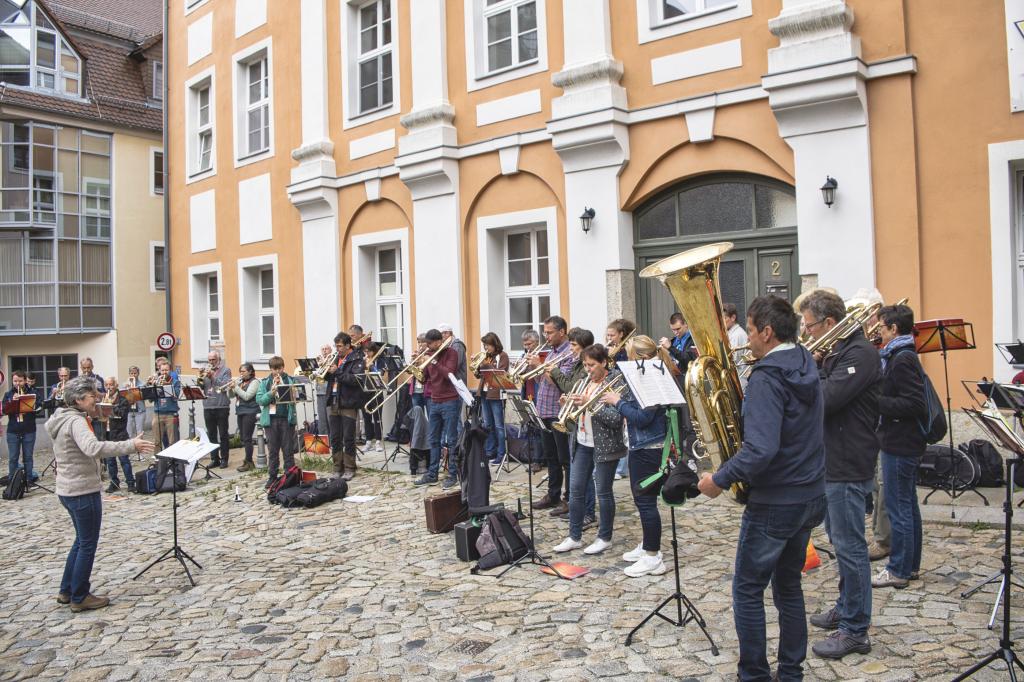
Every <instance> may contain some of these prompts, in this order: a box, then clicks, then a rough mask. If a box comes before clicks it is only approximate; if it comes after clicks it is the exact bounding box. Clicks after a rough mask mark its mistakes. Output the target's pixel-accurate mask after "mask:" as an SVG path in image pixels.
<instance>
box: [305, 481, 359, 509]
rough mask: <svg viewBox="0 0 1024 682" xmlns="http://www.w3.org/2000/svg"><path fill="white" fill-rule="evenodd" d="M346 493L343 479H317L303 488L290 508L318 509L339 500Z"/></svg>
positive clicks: (346, 486) (346, 487)
mask: <svg viewBox="0 0 1024 682" xmlns="http://www.w3.org/2000/svg"><path fill="white" fill-rule="evenodd" d="M347 493H348V483H346V482H345V479H343V478H319V479H317V480H316V481H314V482H313V484H312V485H310V486H305V487H303V488H302V492H300V493H299V494H298V495H297V496H296V497H295V504H294V505H292V506H296V507H305V508H307V509H309V508H311V507H319V506H320V505H321V504H324V503H326V502H332V501H334V500H340V499H341V498H343V497H345V495H346V494H347Z"/></svg>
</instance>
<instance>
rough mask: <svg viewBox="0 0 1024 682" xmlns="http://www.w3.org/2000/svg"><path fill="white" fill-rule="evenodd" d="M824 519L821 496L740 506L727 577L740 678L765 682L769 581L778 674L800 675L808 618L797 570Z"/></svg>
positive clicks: (768, 675) (785, 676) (786, 677)
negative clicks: (775, 615)
mask: <svg viewBox="0 0 1024 682" xmlns="http://www.w3.org/2000/svg"><path fill="white" fill-rule="evenodd" d="M824 518H825V496H824V495H822V496H821V497H818V498H816V499H813V500H811V501H810V502H807V503H804V504H758V503H753V502H752V503H749V504H747V507H746V509H745V510H744V511H743V520H742V522H741V523H740V535H739V539H738V540H737V543H736V568H735V571H734V573H733V578H732V604H733V620H734V622H735V624H736V636H737V637H738V639H739V644H740V660H739V665H738V671H739V678H740V680H742V681H744V682H747V681H748V680H749V681H751V682H752V681H754V680H757V681H759V682H760V681H763V682H768V681H769V680H770V679H771V668H769V667H768V653H767V647H768V644H767V636H766V633H765V615H764V591H765V588H767V587H768V583H769V582H771V584H772V597H773V599H774V601H775V608H776V609H777V610H778V612H779V656H778V660H779V669H778V672H779V679H780V680H799V679H802V676H803V669H802V663H803V661H804V659H805V658H806V657H807V620H806V613H805V611H804V593H803V590H802V589H801V587H800V574H801V571H802V570H803V567H804V560H805V559H806V558H807V542H808V540H810V537H811V530H812V529H813V528H814V527H815V526H817V525H818V524H820V523H821V522H822V520H823V519H824Z"/></svg>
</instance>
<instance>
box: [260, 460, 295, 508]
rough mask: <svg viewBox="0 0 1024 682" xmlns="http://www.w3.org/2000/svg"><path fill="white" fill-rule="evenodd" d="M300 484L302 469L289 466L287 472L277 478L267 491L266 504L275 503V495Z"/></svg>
mask: <svg viewBox="0 0 1024 682" xmlns="http://www.w3.org/2000/svg"><path fill="white" fill-rule="evenodd" d="M300 483H302V469H300V468H299V467H297V466H294V465H293V466H290V467H288V470H287V471H285V472H284V473H283V474H281V475H280V476H278V478H277V480H276V481H274V482H273V483H272V484H271V486H270V488H269V489H268V490H267V502H269V503H270V504H276V503H277V494H278V493H279V492H281V491H282V490H284V489H286V488H295V487H297V486H298V485H299V484H300Z"/></svg>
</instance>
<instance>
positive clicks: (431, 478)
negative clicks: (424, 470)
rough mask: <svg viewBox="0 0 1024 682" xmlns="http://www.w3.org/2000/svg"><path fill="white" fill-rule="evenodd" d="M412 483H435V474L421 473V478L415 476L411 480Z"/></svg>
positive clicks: (418, 484) (417, 484)
mask: <svg viewBox="0 0 1024 682" xmlns="http://www.w3.org/2000/svg"><path fill="white" fill-rule="evenodd" d="M412 484H413V485H416V486H420V485H437V476H431V475H430V474H423V476H422V477H421V478H417V479H416V480H415V481H413V482H412Z"/></svg>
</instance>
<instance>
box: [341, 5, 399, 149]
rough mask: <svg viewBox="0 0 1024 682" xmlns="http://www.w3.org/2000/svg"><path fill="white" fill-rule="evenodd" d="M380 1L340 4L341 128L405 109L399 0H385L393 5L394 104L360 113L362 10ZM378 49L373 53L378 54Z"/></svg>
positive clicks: (392, 92) (392, 82) (391, 114)
mask: <svg viewBox="0 0 1024 682" xmlns="http://www.w3.org/2000/svg"><path fill="white" fill-rule="evenodd" d="M377 1H378V0H343V1H342V6H341V9H342V11H341V35H342V45H343V46H347V47H343V48H342V50H341V72H342V74H343V77H342V79H341V80H342V90H343V92H342V129H344V130H347V129H349V128H355V127H357V126H361V125H365V124H367V123H371V122H373V121H379V120H381V119H382V118H387V117H388V116H394V115H396V114H398V113H399V112H401V110H402V78H401V68H400V67H401V57H402V55H401V47H400V46H401V41H400V40H399V35H400V33H399V15H398V0H383V2H389V3H390V7H391V104H390V105H389V106H385V107H381V108H380V109H374V110H372V111H368V112H366V113H360V112H359V62H360V54H359V10H360V9H362V8H363V7H364V6H366V5H369V4H371V3H372V2H377ZM380 53H381V52H379V51H375V52H373V53H371V54H374V55H378V56H379V54H380Z"/></svg>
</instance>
